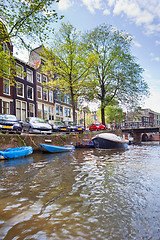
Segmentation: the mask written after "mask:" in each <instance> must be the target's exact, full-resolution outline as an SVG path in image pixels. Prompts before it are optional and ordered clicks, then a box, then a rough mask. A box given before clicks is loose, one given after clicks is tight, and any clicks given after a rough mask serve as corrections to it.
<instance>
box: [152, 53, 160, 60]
mask: <svg viewBox="0 0 160 240" xmlns="http://www.w3.org/2000/svg"><path fill="white" fill-rule="evenodd" d="M150 56H151V60H152V61H156V62H160V57H157V56H155V55H154V53H150Z"/></svg>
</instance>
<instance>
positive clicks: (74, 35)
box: [42, 23, 96, 121]
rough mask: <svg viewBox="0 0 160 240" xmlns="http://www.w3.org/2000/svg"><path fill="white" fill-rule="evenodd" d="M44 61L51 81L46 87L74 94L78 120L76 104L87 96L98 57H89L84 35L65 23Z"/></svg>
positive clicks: (91, 53)
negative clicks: (88, 78) (80, 97)
mask: <svg viewBox="0 0 160 240" xmlns="http://www.w3.org/2000/svg"><path fill="white" fill-rule="evenodd" d="M42 58H43V59H45V61H44V66H43V68H42V71H43V72H45V73H46V74H47V75H48V76H49V78H50V81H49V82H47V83H46V87H49V88H52V89H56V88H57V89H59V90H61V91H63V92H65V93H67V94H69V95H70V97H71V104H72V110H73V121H75V109H76V103H77V100H78V98H79V96H81V95H82V94H83V91H82V89H83V87H84V86H86V85H85V84H86V79H87V77H88V76H89V75H91V68H92V67H93V65H94V64H95V62H96V55H95V54H94V52H90V53H88V54H86V45H85V44H83V42H82V38H81V33H80V32H78V31H77V30H76V29H75V28H74V27H73V26H72V25H71V24H69V23H67V24H65V23H62V26H61V28H60V30H59V31H58V33H56V34H55V35H54V38H53V47H52V48H44V51H43V53H42Z"/></svg>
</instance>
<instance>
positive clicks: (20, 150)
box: [0, 146, 33, 159]
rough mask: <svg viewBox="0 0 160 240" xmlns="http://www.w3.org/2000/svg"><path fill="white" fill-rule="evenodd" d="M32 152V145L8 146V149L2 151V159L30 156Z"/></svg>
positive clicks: (0, 156)
mask: <svg viewBox="0 0 160 240" xmlns="http://www.w3.org/2000/svg"><path fill="white" fill-rule="evenodd" d="M31 153H33V148H32V147H30V146H28V147H17V148H8V149H6V150H2V151H0V159H10V158H20V157H25V156H28V155H29V154H31Z"/></svg>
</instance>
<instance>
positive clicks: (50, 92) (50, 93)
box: [49, 91, 53, 103]
mask: <svg viewBox="0 0 160 240" xmlns="http://www.w3.org/2000/svg"><path fill="white" fill-rule="evenodd" d="M49 101H50V102H52V103H53V91H49Z"/></svg>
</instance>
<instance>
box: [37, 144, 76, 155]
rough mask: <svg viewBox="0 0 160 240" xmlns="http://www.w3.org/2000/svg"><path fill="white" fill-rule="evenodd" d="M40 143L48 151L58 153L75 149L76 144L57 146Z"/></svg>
mask: <svg viewBox="0 0 160 240" xmlns="http://www.w3.org/2000/svg"><path fill="white" fill-rule="evenodd" d="M39 145H40V146H41V147H42V148H43V149H45V150H46V151H48V152H52V153H57V152H67V151H72V150H74V149H75V147H74V146H72V145H71V146H70V145H68V146H56V145H52V144H46V143H39Z"/></svg>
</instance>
